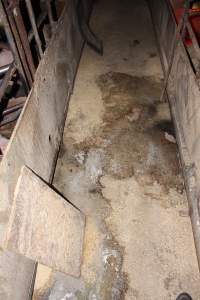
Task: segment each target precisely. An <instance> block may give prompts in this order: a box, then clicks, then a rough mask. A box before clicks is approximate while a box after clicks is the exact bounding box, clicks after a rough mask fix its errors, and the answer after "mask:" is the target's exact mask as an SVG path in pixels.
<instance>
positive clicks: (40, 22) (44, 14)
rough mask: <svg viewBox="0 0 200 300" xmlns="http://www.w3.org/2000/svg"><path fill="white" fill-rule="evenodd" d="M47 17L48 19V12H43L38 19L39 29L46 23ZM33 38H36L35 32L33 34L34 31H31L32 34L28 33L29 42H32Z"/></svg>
mask: <svg viewBox="0 0 200 300" xmlns="http://www.w3.org/2000/svg"><path fill="white" fill-rule="evenodd" d="M46 17H47V12H46V11H43V12H42V13H41V14H40V15H39V17H38V19H37V28H39V27H40V26H41V24H42V23H43V22H44V20H45V19H46ZM33 38H34V32H33V29H31V30H30V32H29V33H28V40H29V42H31V41H32V39H33Z"/></svg>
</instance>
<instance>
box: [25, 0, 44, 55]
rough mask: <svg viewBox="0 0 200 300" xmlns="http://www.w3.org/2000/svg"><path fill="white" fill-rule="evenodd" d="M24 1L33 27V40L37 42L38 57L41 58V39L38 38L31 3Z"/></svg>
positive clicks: (28, 0) (27, 0)
mask: <svg viewBox="0 0 200 300" xmlns="http://www.w3.org/2000/svg"><path fill="white" fill-rule="evenodd" d="M25 2H26V6H27V10H28V14H29V18H30V21H31V25H32V28H33V33H34V36H35V41H36V44H37V47H38V50H39V54H40V58H42V56H43V51H42V45H41V40H40V37H39V33H38V29H37V25H36V21H35V16H34V12H33V8H32V4H31V1H30V0H25Z"/></svg>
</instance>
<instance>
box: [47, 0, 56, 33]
mask: <svg viewBox="0 0 200 300" xmlns="http://www.w3.org/2000/svg"><path fill="white" fill-rule="evenodd" d="M46 5H47V13H48V17H49V23H50V25H51V33H54V31H55V22H54V19H53V14H52V7H51V0H46Z"/></svg>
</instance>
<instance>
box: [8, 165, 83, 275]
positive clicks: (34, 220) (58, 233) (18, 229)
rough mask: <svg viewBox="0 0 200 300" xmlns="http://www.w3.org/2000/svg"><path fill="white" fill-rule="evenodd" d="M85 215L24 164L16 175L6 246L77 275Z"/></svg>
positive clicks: (58, 269)
mask: <svg viewBox="0 0 200 300" xmlns="http://www.w3.org/2000/svg"><path fill="white" fill-rule="evenodd" d="M84 228H85V217H84V215H83V214H82V213H81V212H80V211H79V210H78V209H77V208H75V207H74V206H72V205H71V204H69V203H68V202H67V201H66V200H65V199H64V198H63V197H61V196H60V195H59V194H57V193H56V192H55V191H54V190H52V189H51V188H50V187H49V186H48V185H47V184H46V183H45V182H44V181H42V180H41V179H40V178H39V177H38V176H37V175H35V174H34V173H33V172H32V171H31V170H30V169H28V168H27V167H23V168H22V171H21V174H20V176H19V179H18V182H17V185H16V189H15V196H14V201H13V205H12V211H11V216H10V220H9V228H8V232H7V240H6V248H7V249H8V250H10V251H13V252H17V253H19V254H22V255H25V256H26V257H27V258H30V259H33V260H35V261H38V262H39V263H41V264H44V265H47V266H48V267H50V268H52V269H54V270H56V271H60V272H63V273H66V274H70V275H73V276H77V277H78V276H80V267H81V257H82V246H83V239H84Z"/></svg>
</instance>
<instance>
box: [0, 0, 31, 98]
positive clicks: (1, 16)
mask: <svg viewBox="0 0 200 300" xmlns="http://www.w3.org/2000/svg"><path fill="white" fill-rule="evenodd" d="M0 23H1V24H2V25H3V27H4V30H5V33H6V37H7V39H8V43H9V45H10V47H11V51H12V54H13V57H14V60H15V65H16V67H17V69H18V70H19V75H20V76H21V78H22V79H23V82H24V86H25V89H26V92H27V93H28V91H29V88H30V85H29V80H28V78H27V74H26V73H25V69H24V66H23V64H22V61H21V58H20V55H19V52H18V49H17V46H16V43H15V40H14V38H13V34H12V31H11V28H10V24H9V22H8V19H7V16H6V14H5V11H4V6H3V3H2V0H0Z"/></svg>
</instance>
